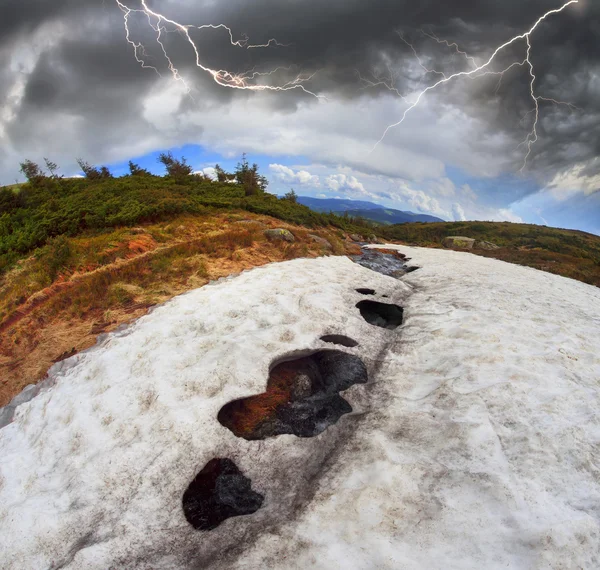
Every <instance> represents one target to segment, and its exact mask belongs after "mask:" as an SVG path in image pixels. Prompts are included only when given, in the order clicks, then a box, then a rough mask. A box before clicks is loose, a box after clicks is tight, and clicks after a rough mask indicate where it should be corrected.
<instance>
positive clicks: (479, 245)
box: [474, 241, 500, 250]
mask: <svg viewBox="0 0 600 570" xmlns="http://www.w3.org/2000/svg"><path fill="white" fill-rule="evenodd" d="M474 247H475V249H488V250H494V249H500V246H499V245H496V244H495V243H492V242H491V241H476V242H475V245H474Z"/></svg>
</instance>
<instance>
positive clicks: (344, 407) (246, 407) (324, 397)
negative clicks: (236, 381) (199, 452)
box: [217, 350, 368, 440]
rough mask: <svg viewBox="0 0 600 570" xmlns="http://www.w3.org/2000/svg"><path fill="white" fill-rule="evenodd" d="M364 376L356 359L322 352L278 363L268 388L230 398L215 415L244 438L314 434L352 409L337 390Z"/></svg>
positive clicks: (365, 375)
mask: <svg viewBox="0 0 600 570" xmlns="http://www.w3.org/2000/svg"><path fill="white" fill-rule="evenodd" d="M367 380H368V376H367V369H366V367H365V365H364V363H363V361H362V360H361V359H360V358H358V357H357V356H354V355H351V354H346V353H345V352H340V351H337V350H322V351H320V352H316V353H315V354H312V355H310V356H304V357H302V358H298V359H296V360H290V361H286V362H282V363H280V364H277V365H276V366H275V367H274V368H273V369H272V370H271V373H270V375H269V380H268V383H267V391H266V392H264V393H263V394H259V395H257V396H251V397H249V398H244V399H241V400H235V401H233V402H230V403H229V404H227V405H225V406H223V408H221V411H220V412H219V414H218V416H217V417H218V420H219V422H220V423H221V424H222V425H223V426H225V427H226V428H228V429H230V430H231V431H232V432H233V433H234V434H235V435H236V436H238V437H243V438H244V439H248V440H258V439H265V438H267V437H275V436H278V435H282V434H293V435H296V436H298V437H314V436H316V435H319V434H320V433H322V432H323V431H325V430H326V429H327V428H328V427H329V426H331V425H333V424H335V423H336V422H337V421H338V420H339V419H340V418H341V417H342V416H343V415H344V414H348V413H350V412H351V411H352V407H351V406H350V404H349V403H348V402H347V401H346V400H344V398H342V397H341V396H340V395H339V392H342V391H344V390H347V389H348V388H350V386H352V385H354V384H364V383H366V382H367Z"/></svg>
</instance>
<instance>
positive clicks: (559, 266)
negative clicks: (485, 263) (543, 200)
mask: <svg viewBox="0 0 600 570" xmlns="http://www.w3.org/2000/svg"><path fill="white" fill-rule="evenodd" d="M380 231H381V232H382V233H383V234H384V235H385V236H386V237H387V238H388V239H392V240H398V241H400V242H402V243H406V244H411V245H418V246H424V247H442V241H443V240H444V238H445V237H448V236H466V237H471V238H475V239H477V240H483V241H489V242H492V243H495V244H496V245H498V246H500V249H498V250H493V251H484V250H473V253H475V254H477V255H483V256H486V257H494V258H496V259H501V260H503V261H507V262H510V263H516V264H519V265H526V266H528V267H534V268H536V269H540V270H542V271H548V272H550V273H556V274H558V275H563V276H565V277H571V278H573V279H577V280H579V281H583V282H584V283H589V284H591V285H596V286H598V287H600V237H598V236H595V235H592V234H588V233H585V232H580V231H575V230H561V229H556V228H548V227H545V226H535V225H530V224H513V223H509V222H502V223H501V222H445V223H433V224H402V225H395V226H388V227H386V228H382V229H381V230H380Z"/></svg>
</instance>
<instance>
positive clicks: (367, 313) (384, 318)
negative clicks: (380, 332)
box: [356, 301, 404, 330]
mask: <svg viewBox="0 0 600 570" xmlns="http://www.w3.org/2000/svg"><path fill="white" fill-rule="evenodd" d="M356 307H357V308H358V309H359V310H360V314H361V315H362V317H363V319H365V321H367V322H368V323H369V324H372V325H375V326H377V327H381V328H384V329H389V330H394V329H397V328H398V327H399V326H400V325H401V324H402V319H403V316H404V309H402V307H399V306H398V305H392V304H389V303H378V302H377V301H361V302H360V303H357V305H356Z"/></svg>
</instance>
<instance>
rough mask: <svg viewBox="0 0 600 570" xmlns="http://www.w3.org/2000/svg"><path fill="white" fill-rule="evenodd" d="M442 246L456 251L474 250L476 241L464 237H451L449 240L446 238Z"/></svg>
mask: <svg viewBox="0 0 600 570" xmlns="http://www.w3.org/2000/svg"><path fill="white" fill-rule="evenodd" d="M442 245H443V246H444V247H449V248H454V249H473V246H474V245H475V240H474V239H473V238H469V237H464V236H449V237H447V238H444V241H443V242H442Z"/></svg>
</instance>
